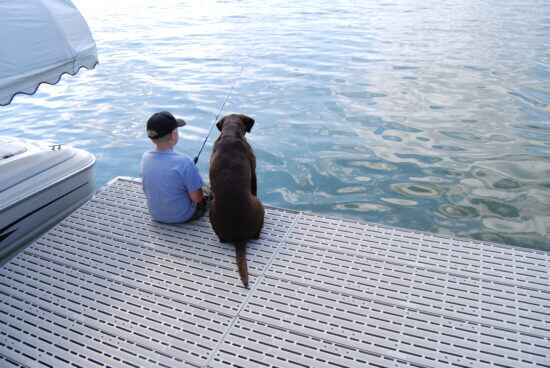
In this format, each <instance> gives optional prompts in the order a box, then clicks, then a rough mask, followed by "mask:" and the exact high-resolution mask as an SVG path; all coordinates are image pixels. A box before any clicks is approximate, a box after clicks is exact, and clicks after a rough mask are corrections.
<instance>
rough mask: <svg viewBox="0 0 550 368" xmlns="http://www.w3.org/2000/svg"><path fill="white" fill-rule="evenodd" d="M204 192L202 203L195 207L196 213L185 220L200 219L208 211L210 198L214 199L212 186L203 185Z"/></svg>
mask: <svg viewBox="0 0 550 368" xmlns="http://www.w3.org/2000/svg"><path fill="white" fill-rule="evenodd" d="M202 194H203V200H202V202H201V203H199V204H197V207H195V213H193V216H191V218H190V219H189V220H187V221H185V222H191V221H195V220H198V219H200V218H201V217H202V216H204V214H205V213H206V211H207V210H208V207H209V205H210V200H211V199H212V197H211V195H210V188H208V187H203V188H202Z"/></svg>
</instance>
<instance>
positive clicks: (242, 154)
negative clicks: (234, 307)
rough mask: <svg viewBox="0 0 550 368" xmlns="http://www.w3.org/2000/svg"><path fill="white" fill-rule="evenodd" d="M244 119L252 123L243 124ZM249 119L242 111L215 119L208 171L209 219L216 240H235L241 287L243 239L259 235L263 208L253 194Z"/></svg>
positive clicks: (244, 273)
mask: <svg viewBox="0 0 550 368" xmlns="http://www.w3.org/2000/svg"><path fill="white" fill-rule="evenodd" d="M247 119H248V120H247ZM247 121H252V123H251V124H250V123H249V124H248V125H247V124H246V123H247ZM253 122H254V120H252V119H250V118H248V117H246V116H244V115H230V116H227V117H225V118H224V119H222V120H221V121H220V122H219V123H218V128H219V129H220V130H221V132H222V134H221V135H220V137H219V138H218V139H217V140H216V143H215V144H214V150H213V152H212V156H211V159H210V172H209V174H210V175H209V176H210V188H211V190H212V195H213V200H212V203H211V206H210V223H211V224H212V227H213V229H214V231H215V233H216V235H218V238H219V239H220V241H222V242H234V243H235V246H236V250H237V264H238V266H239V273H240V275H241V280H242V281H243V284H244V285H245V287H248V271H247V265H246V252H245V251H246V242H247V241H248V240H249V239H256V238H258V237H259V235H260V231H261V228H262V225H263V219H264V208H263V206H262V204H261V202H260V201H259V200H258V198H256V188H257V186H256V158H255V156H254V153H253V152H252V148H251V147H250V145H249V144H248V142H246V140H245V138H244V134H245V132H246V131H249V130H250V128H251V125H252V124H253Z"/></svg>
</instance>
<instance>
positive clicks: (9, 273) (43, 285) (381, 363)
mask: <svg viewBox="0 0 550 368" xmlns="http://www.w3.org/2000/svg"><path fill="white" fill-rule="evenodd" d="M234 257H235V252H234V248H233V246H232V245H231V244H222V243H220V242H218V240H217V238H216V237H215V235H214V234H213V232H212V230H211V228H210V224H209V223H208V220H207V219H206V218H203V219H201V220H199V221H197V222H195V223H192V224H184V225H162V224H158V223H154V222H152V221H151V219H150V217H149V214H148V212H147V209H146V205H145V200H144V196H143V193H142V191H141V185H140V184H139V182H137V181H135V180H131V179H127V178H117V179H116V180H113V181H112V182H111V183H110V184H109V185H108V186H107V187H106V188H104V189H103V190H102V191H101V192H99V193H98V194H97V195H96V196H95V197H94V198H93V199H92V200H91V201H90V202H88V203H87V204H85V205H84V206H83V207H81V208H79V209H78V210H77V211H75V212H74V213H73V214H71V215H70V216H69V217H68V218H66V219H65V220H63V221H62V222H61V223H60V224H59V225H57V226H56V227H55V228H53V229H52V230H50V231H49V232H48V233H46V234H45V235H43V236H42V237H41V238H39V239H38V240H36V241H35V242H34V243H33V244H31V245H30V246H28V247H27V248H25V249H24V250H23V251H21V252H20V253H19V254H18V255H17V256H16V257H14V258H13V259H11V260H10V261H9V262H8V263H6V264H5V265H4V266H2V268H0V367H2V368H4V367H6V368H10V367H53V368H57V367H125V368H128V367H133V368H135V367H289V368H290V367H315V368H317V367H472V368H477V367H500V368H502V367H513V368H517V367H550V282H549V274H548V273H549V270H550V254H549V253H546V252H540V251H535V250H528V249H521V248H513V247H507V246H501V245H497V244H491V243H479V242H475V241H468V240H457V239H450V238H446V237H441V236H437V235H432V234H426V233H416V232H412V231H407V230H402V229H394V228H389V227H384V226H378V225H373V224H364V223H356V222H352V221H347V220H338V219H328V218H324V217H319V216H315V215H311V214H306V213H299V212H292V211H287V210H281V209H274V208H268V209H267V215H266V223H265V226H264V229H263V232H262V236H261V239H260V240H258V241H251V242H250V243H249V247H248V264H249V271H250V275H251V277H250V281H251V289H250V290H246V289H244V288H242V287H241V284H240V280H239V278H238V274H237V271H236V266H235V258H234Z"/></svg>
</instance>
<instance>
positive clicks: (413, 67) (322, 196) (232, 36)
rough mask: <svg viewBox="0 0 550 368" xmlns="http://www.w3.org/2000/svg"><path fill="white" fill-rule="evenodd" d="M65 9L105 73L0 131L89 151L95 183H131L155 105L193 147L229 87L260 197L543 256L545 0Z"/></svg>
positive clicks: (93, 0) (549, 25)
mask: <svg viewBox="0 0 550 368" xmlns="http://www.w3.org/2000/svg"><path fill="white" fill-rule="evenodd" d="M75 3H76V5H77V6H78V7H79V8H80V10H81V11H82V13H83V14H84V16H85V17H86V18H87V20H88V22H89V24H90V27H91V28H92V31H93V33H94V37H95V39H96V41H97V45H98V50H99V55H100V65H99V66H98V67H97V68H96V69H95V70H94V71H82V72H81V73H80V74H79V75H78V76H77V77H64V78H63V80H62V82H61V83H60V84H59V85H57V86H54V87H51V86H45V87H42V88H41V89H40V92H39V93H38V94H37V95H35V96H33V97H26V96H19V97H16V98H15V100H14V103H13V105H11V106H9V107H7V108H2V109H0V134H2V135H6V134H7V135H13V136H19V137H26V138H33V139H47V140H51V141H55V142H61V143H63V142H64V143H70V144H73V145H75V146H78V147H81V148H84V149H87V150H89V151H91V152H93V153H94V154H95V155H96V156H97V159H98V162H97V166H96V173H97V181H98V185H102V184H104V183H105V182H106V181H108V180H109V179H110V178H112V177H114V176H118V175H127V176H138V175H139V172H138V164H139V159H140V156H141V153H142V152H143V151H144V150H146V149H148V148H149V147H150V144H149V142H148V141H147V139H146V137H145V132H144V124H145V121H146V120H147V118H148V116H149V115H150V114H151V113H152V112H155V111H157V110H161V109H162V110H170V111H172V112H173V113H174V114H177V115H180V116H182V117H184V118H185V119H186V120H187V121H188V122H189V123H190V126H189V127H186V128H184V129H183V131H182V136H183V139H182V140H181V142H180V144H179V151H181V152H185V153H187V154H189V155H191V156H194V155H195V154H196V152H197V151H198V149H199V147H200V144H201V140H202V138H203V137H204V135H205V133H206V132H207V130H208V127H209V125H210V123H211V122H212V120H213V118H214V117H215V115H216V113H217V110H218V108H219V106H220V105H221V103H222V102H223V100H224V98H225V95H226V93H227V92H228V90H229V89H230V87H231V85H232V84H233V83H236V84H235V93H234V95H233V96H232V97H231V99H230V100H229V102H228V105H227V106H226V112H244V113H246V114H248V115H250V116H252V117H254V118H255V119H256V125H255V127H254V129H253V130H252V133H251V134H250V136H249V140H250V142H251V144H252V145H253V147H254V149H255V151H256V155H257V158H258V178H259V194H260V197H261V199H262V200H263V201H264V202H265V203H267V204H270V205H274V206H279V207H287V208H294V209H301V210H308V211H315V212H321V213H324V214H328V215H337V216H346V217H351V218H355V219H360V220H366V221H373V222H379V223H383V224H387V225H396V226H400V227H406V228H412V229H418V230H425V231H432V232H438V233H443V234H454V235H458V236H465V237H472V238H476V239H485V240H493V241H499V242H504V243H509V244H515V245H521V246H529V247H537V248H545V249H550V2H548V1H547V0H544V1H536V0H510V1H504V2H502V1H492V0H488V1H473V0H466V1H464V0H450V1H445V2H441V1H431V0H428V1H417V0H396V1H377V0H376V1H375V0H361V1H324V0H323V1H320V0H306V1H294V2H287V1H277V0H262V1H256V0H243V1H238V0H226V1H204V0H203V1H200V2H199V1H171V0H167V1H155V2H153V1H143V0H142V1H136V0H131V1H130V0H125V1H104V0H101V1H99V0H78V1H75ZM199 3H200V5H199ZM241 67H242V74H241V75H240V78H238V77H239V73H240V71H241ZM216 134H217V131H216ZM216 134H215V135H216ZM215 135H214V138H215ZM212 142H213V139H212V140H210V141H209V144H208V145H207V147H206V150H205V152H204V154H203V156H202V157H201V161H200V162H199V165H200V170H201V173H202V174H203V175H204V176H205V177H206V176H207V172H208V167H207V163H208V157H209V154H210V149H211V144H212Z"/></svg>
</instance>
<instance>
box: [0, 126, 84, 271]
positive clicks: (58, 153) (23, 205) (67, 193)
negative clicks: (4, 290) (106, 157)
mask: <svg viewBox="0 0 550 368" xmlns="http://www.w3.org/2000/svg"><path fill="white" fill-rule="evenodd" d="M94 164H95V157H94V155H93V154H91V153H89V152H87V151H84V150H81V149H78V148H73V147H70V146H65V145H61V144H48V143H44V142H40V141H33V140H28V139H20V138H14V137H2V136H0V263H3V262H2V261H5V260H7V259H8V258H9V256H10V254H14V253H15V252H16V251H17V250H19V249H20V248H21V247H23V246H24V245H26V244H28V243H30V242H31V241H32V240H33V239H34V238H36V237H37V236H39V235H40V234H42V233H44V232H45V231H46V230H48V229H49V228H51V227H52V226H53V225H55V224H57V223H58V222H59V221H61V220H62V219H63V218H64V217H66V216H67V215H68V214H70V213H71V212H72V211H74V210H75V209H76V208H78V207H80V206H81V205H82V204H83V203H84V202H86V201H87V200H88V199H90V198H91V196H92V195H93V194H94V191H95V177H94V170H93V169H94Z"/></svg>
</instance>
